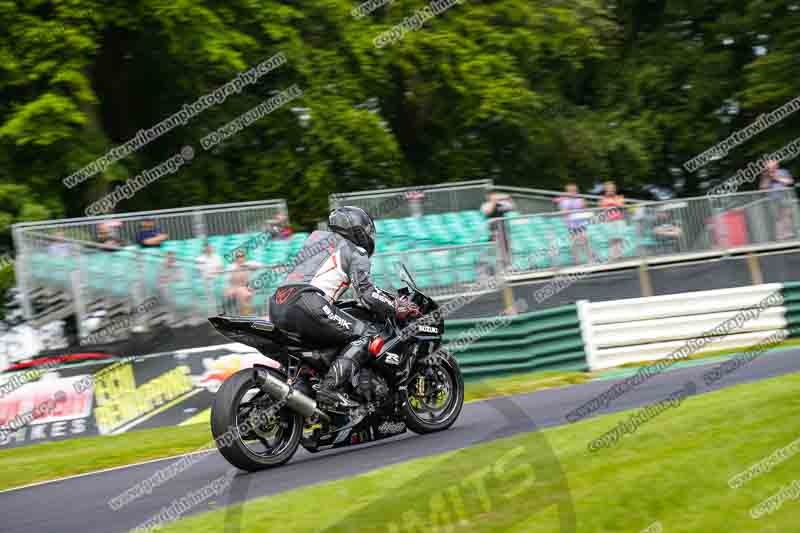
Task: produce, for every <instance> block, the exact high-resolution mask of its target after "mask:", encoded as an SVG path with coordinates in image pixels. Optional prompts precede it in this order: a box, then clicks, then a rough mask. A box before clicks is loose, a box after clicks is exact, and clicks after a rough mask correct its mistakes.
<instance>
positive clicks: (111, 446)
mask: <svg viewBox="0 0 800 533" xmlns="http://www.w3.org/2000/svg"><path fill="white" fill-rule="evenodd" d="M588 379H590V376H589V375H588V374H584V373H581V372H572V373H557V372H538V373H533V374H520V375H518V376H510V377H505V378H499V379H492V380H487V381H478V382H474V383H468V384H467V385H466V388H465V398H466V400H468V401H472V400H480V399H485V398H490V397H495V396H501V395H508V394H517V393H522V392H531V391H535V390H540V389H545V388H552V387H558V386H562V385H567V384H570V383H579V382H581V381H586V380H588ZM211 441H212V436H211V430H210V427H209V423H208V422H205V423H201V424H194V425H186V426H177V427H164V428H156V429H147V430H141V431H132V432H130V433H123V434H121V435H114V436H97V437H84V438H78V439H69V440H66V441H61V442H51V443H43V444H36V445H33V446H26V447H23V448H11V449H7V450H0V490H2V489H8V488H12V487H19V486H22V485H27V484H29V483H35V482H37V481H46V480H49V479H58V478H60V477H64V476H69V475H74V474H83V473H86V472H92V471H94V470H101V469H103V468H111V467H114V466H122V465H127V464H132V463H138V462H141V461H147V460H150V459H158V458H162V457H170V456H173V455H178V454H181V453H188V452H193V451H196V450H198V449H201V448H203V447H212V444H213V443H212V442H211Z"/></svg>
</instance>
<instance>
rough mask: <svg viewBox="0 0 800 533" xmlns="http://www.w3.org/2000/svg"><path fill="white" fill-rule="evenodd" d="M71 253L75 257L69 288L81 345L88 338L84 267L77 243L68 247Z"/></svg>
mask: <svg viewBox="0 0 800 533" xmlns="http://www.w3.org/2000/svg"><path fill="white" fill-rule="evenodd" d="M70 248H71V251H72V253H73V254H74V256H75V269H74V270H73V271H72V272H70V286H71V289H72V302H73V307H74V309H75V321H76V323H77V326H78V343H79V344H81V345H83V343H84V340H85V339H86V337H87V336H88V332H87V331H86V302H84V297H83V288H84V286H85V285H84V281H85V280H84V273H85V272H84V271H85V268H84V265H83V254H82V253H81V246H80V244H79V243H77V242H73V243H72V244H71V245H70Z"/></svg>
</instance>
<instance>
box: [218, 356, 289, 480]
mask: <svg viewBox="0 0 800 533" xmlns="http://www.w3.org/2000/svg"><path fill="white" fill-rule="evenodd" d="M276 375H277V374H276ZM211 434H212V435H213V436H214V441H215V442H216V444H217V449H218V450H219V451H220V453H221V454H222V456H223V457H225V459H226V460H227V461H228V462H229V463H230V464H232V465H233V466H235V467H237V468H241V469H242V470H247V471H248V472H255V471H258V470H264V469H265V468H273V467H276V466H280V465H282V464H284V463H286V462H287V461H288V460H289V459H291V458H292V456H293V455H294V454H295V452H296V451H297V446H298V444H299V443H300V437H301V436H302V434H303V417H302V415H300V414H298V413H295V412H294V411H292V410H291V409H289V408H288V407H282V408H280V409H279V410H278V409H277V408H276V405H275V401H274V400H272V398H270V397H269V396H268V395H266V394H265V393H263V392H261V390H260V389H259V388H258V386H257V385H256V382H255V379H254V377H253V370H252V369H244V370H240V371H239V372H237V373H235V374H233V375H232V376H230V377H229V378H228V379H226V380H225V382H224V383H223V384H222V386H221V387H220V388H219V390H218V391H217V394H216V395H215V397H214V403H213V404H212V406H211Z"/></svg>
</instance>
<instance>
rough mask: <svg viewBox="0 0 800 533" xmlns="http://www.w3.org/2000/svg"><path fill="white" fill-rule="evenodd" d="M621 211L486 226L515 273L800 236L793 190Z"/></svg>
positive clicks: (745, 246) (738, 247) (747, 246)
mask: <svg viewBox="0 0 800 533" xmlns="http://www.w3.org/2000/svg"><path fill="white" fill-rule="evenodd" d="M622 211H623V213H624V218H623V219H622V220H620V221H618V222H617V221H608V220H606V217H605V216H604V213H605V212H606V210H604V209H601V208H593V209H585V210H580V211H569V212H555V213H539V214H536V215H519V216H511V217H505V218H498V219H493V220H491V221H489V225H490V228H491V231H492V234H493V235H494V236H495V240H496V242H497V247H498V252H497V255H498V257H500V258H501V263H502V264H503V265H505V273H506V274H507V275H512V276H518V275H521V274H530V273H538V272H546V271H554V270H558V269H560V268H570V267H578V266H589V265H592V266H595V267H596V266H601V265H613V264H615V263H620V262H623V261H630V260H631V259H638V260H644V261H646V260H649V259H653V258H660V257H666V256H678V255H681V256H686V255H692V254H703V253H706V252H714V251H725V252H728V253H735V252H737V251H743V250H746V251H752V250H755V249H758V248H759V247H760V246H766V245H770V244H774V243H777V242H787V241H797V240H800V210H798V202H797V197H796V194H795V191H794V189H791V188H787V189H778V190H771V191H754V192H743V193H734V194H727V195H720V196H704V197H698V198H686V199H677V200H669V201H664V202H646V203H640V204H636V205H628V206H625V207H624V208H622ZM578 228H582V229H578ZM503 235H505V238H504V236H503ZM615 241H616V242H615ZM506 243H507V244H506ZM586 243H588V246H587V244H586ZM506 246H508V250H506Z"/></svg>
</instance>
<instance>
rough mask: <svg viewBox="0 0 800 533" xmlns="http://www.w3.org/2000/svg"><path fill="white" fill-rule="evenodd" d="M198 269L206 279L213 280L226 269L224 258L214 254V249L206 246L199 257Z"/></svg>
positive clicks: (208, 245)
mask: <svg viewBox="0 0 800 533" xmlns="http://www.w3.org/2000/svg"><path fill="white" fill-rule="evenodd" d="M197 267H198V268H199V269H200V272H201V273H202V274H203V277H204V278H206V279H213V278H215V277H216V276H217V274H219V273H221V272H222V271H223V269H224V266H223V264H222V258H221V257H220V256H218V255H217V254H215V253H214V247H213V246H211V245H210V244H206V247H205V249H204V250H203V253H202V254H201V255H199V256H198V257H197Z"/></svg>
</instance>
